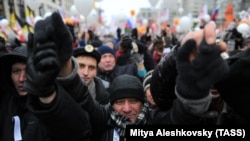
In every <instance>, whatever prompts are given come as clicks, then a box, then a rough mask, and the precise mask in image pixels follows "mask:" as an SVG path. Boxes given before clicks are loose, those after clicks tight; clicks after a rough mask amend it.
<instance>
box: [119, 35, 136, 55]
mask: <svg viewBox="0 0 250 141" xmlns="http://www.w3.org/2000/svg"><path fill="white" fill-rule="evenodd" d="M132 42H133V38H132V37H131V36H130V35H127V34H125V35H123V36H122V39H121V48H122V49H123V51H124V52H126V51H130V50H131V49H132V48H133V47H132V44H131V43H132Z"/></svg>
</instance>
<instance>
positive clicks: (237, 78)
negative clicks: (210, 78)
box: [214, 49, 250, 121]
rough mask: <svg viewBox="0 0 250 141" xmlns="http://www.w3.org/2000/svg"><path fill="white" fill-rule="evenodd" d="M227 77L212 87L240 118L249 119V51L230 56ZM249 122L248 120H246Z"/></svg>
mask: <svg viewBox="0 0 250 141" xmlns="http://www.w3.org/2000/svg"><path fill="white" fill-rule="evenodd" d="M227 62H228V64H229V66H230V72H229V74H228V76H227V77H226V78H225V79H223V80H221V81H219V82H217V83H216V84H215V85H214V87H215V88H216V89H217V90H218V92H219V93H220V95H221V96H222V98H223V99H224V100H225V101H226V103H227V104H228V105H229V107H231V108H232V109H233V110H235V112H236V113H238V114H239V115H240V116H241V117H243V118H245V119H250V112H249V111H248V110H246V109H249V108H250V104H249V100H250V95H249V92H250V87H249V84H250V73H249V72H250V49H247V50H245V51H242V52H240V53H237V54H235V55H233V56H230V57H229V58H228V59H227ZM248 121H249V120H248Z"/></svg>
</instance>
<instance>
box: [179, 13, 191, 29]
mask: <svg viewBox="0 0 250 141" xmlns="http://www.w3.org/2000/svg"><path fill="white" fill-rule="evenodd" d="M179 26H180V29H181V31H182V32H188V31H190V30H191V27H192V20H191V19H190V18H189V17H187V16H183V17H181V19H180V23H179Z"/></svg>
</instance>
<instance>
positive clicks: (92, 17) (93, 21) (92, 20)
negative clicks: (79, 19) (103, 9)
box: [87, 9, 98, 24]
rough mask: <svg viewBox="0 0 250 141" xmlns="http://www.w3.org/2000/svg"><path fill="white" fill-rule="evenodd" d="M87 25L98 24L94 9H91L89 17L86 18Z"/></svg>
mask: <svg viewBox="0 0 250 141" xmlns="http://www.w3.org/2000/svg"><path fill="white" fill-rule="evenodd" d="M87 23H88V24H97V23H98V14H97V12H96V10H95V9H92V10H91V12H90V14H89V16H88V17H87Z"/></svg>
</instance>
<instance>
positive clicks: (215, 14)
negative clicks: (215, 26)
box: [211, 7, 219, 21]
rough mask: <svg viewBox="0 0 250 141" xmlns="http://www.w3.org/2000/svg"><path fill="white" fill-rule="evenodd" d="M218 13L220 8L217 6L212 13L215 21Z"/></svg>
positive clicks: (212, 18)
mask: <svg viewBox="0 0 250 141" xmlns="http://www.w3.org/2000/svg"><path fill="white" fill-rule="evenodd" d="M218 15H219V8H218V7H217V8H215V9H214V11H213V13H212V16H211V20H213V21H215V20H216V18H217V16H218Z"/></svg>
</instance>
